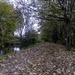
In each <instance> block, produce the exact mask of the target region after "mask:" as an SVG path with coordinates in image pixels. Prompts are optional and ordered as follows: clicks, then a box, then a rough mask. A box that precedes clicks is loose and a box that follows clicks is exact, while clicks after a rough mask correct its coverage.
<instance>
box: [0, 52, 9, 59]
mask: <svg viewBox="0 0 75 75" xmlns="http://www.w3.org/2000/svg"><path fill="white" fill-rule="evenodd" d="M9 54H10V53H7V54H5V55H1V56H0V59H3V58H4V57H7V56H8V55H9Z"/></svg>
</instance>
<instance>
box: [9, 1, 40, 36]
mask: <svg viewBox="0 0 75 75" xmlns="http://www.w3.org/2000/svg"><path fill="white" fill-rule="evenodd" d="M9 1H10V2H11V4H14V6H16V5H15V1H18V0H9ZM25 1H28V3H29V2H31V0H25ZM37 23H38V22H37V20H36V23H35V24H34V25H33V26H34V29H35V30H36V31H37V30H38V28H39V27H38V24H37ZM24 32H25V27H24V29H23V32H22V35H23V34H24ZM14 35H18V36H19V32H18V31H15V32H14Z"/></svg>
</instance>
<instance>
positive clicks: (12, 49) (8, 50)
mask: <svg viewBox="0 0 75 75" xmlns="http://www.w3.org/2000/svg"><path fill="white" fill-rule="evenodd" d="M20 50H21V49H20V48H19V47H14V48H11V49H10V48H9V49H4V50H1V51H0V55H4V54H6V53H8V52H18V51H20Z"/></svg>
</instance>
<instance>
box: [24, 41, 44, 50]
mask: <svg viewBox="0 0 75 75" xmlns="http://www.w3.org/2000/svg"><path fill="white" fill-rule="evenodd" d="M44 44H45V42H42V43H36V44H35V45H30V46H28V47H26V48H25V49H29V48H33V47H38V46H40V45H44Z"/></svg>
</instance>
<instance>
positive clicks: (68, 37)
mask: <svg viewBox="0 0 75 75" xmlns="http://www.w3.org/2000/svg"><path fill="white" fill-rule="evenodd" d="M70 28H71V27H70V23H68V24H67V28H66V32H67V34H66V39H67V40H66V46H71V44H72V41H71V29H70Z"/></svg>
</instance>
